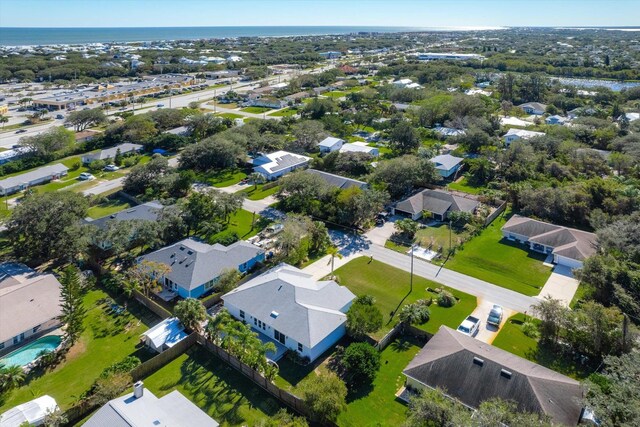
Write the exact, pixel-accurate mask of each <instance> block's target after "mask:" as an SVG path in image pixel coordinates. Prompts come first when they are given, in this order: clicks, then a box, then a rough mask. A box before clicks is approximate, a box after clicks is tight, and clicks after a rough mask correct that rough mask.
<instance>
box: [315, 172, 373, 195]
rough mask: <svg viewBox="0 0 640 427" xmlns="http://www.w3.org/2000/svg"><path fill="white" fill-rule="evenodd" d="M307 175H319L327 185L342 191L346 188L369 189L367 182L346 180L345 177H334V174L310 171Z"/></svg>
mask: <svg viewBox="0 0 640 427" xmlns="http://www.w3.org/2000/svg"><path fill="white" fill-rule="evenodd" d="M305 173H310V174H313V175H317V176H319V177H321V178H322V179H324V180H325V181H326V182H327V184H329V185H331V186H333V187H338V188H340V189H342V190H344V189H346V188H351V187H358V188H362V189H364V188H367V186H368V184H367V183H366V182H362V181H358V180H357V179H351V178H346V177H344V176H340V175H334V174H332V173H328V172H323V171H319V170H316V169H308V170H306V171H305Z"/></svg>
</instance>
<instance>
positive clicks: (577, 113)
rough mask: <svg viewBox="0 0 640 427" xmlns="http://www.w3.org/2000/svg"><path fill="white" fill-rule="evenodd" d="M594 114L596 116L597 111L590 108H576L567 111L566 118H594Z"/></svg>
mask: <svg viewBox="0 0 640 427" xmlns="http://www.w3.org/2000/svg"><path fill="white" fill-rule="evenodd" d="M596 114H598V110H596V109H595V108H592V107H578V108H574V109H573V110H570V111H567V116H568V117H569V119H572V120H573V119H576V118H578V117H583V116H595V115H596Z"/></svg>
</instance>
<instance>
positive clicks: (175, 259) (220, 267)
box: [138, 238, 265, 298]
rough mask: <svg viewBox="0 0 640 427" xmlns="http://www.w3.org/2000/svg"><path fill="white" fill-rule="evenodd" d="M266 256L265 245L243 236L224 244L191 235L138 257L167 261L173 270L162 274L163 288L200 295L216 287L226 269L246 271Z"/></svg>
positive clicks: (185, 293)
mask: <svg viewBox="0 0 640 427" xmlns="http://www.w3.org/2000/svg"><path fill="white" fill-rule="evenodd" d="M264 257H265V253H264V250H263V249H261V248H259V247H257V246H255V245H252V244H251V243H248V242H245V241H242V240H241V241H238V242H235V243H233V244H231V245H229V246H223V245H221V244H219V243H216V244H215V245H209V244H207V243H202V242H199V241H196V240H194V239H192V238H188V239H184V240H181V241H180V242H178V243H174V244H173V245H169V246H165V247H164V248H162V249H158V250H157V251H155V252H151V253H150V254H147V255H143V256H141V257H140V258H139V259H138V261H139V262H142V261H153V262H159V263H162V264H165V265H166V266H168V267H169V269H170V271H169V273H168V274H166V275H164V276H163V277H161V278H159V281H160V282H161V283H162V284H163V286H164V289H165V290H166V291H170V292H174V293H175V294H177V295H179V296H181V297H182V298H198V297H200V296H202V295H204V294H205V293H207V292H209V291H210V290H211V289H212V288H213V286H214V285H215V284H216V282H217V280H218V278H219V277H220V274H222V272H223V271H224V270H227V269H237V270H238V271H240V272H241V273H245V272H247V271H249V270H251V268H253V267H254V266H255V265H256V264H257V263H259V262H262V261H264Z"/></svg>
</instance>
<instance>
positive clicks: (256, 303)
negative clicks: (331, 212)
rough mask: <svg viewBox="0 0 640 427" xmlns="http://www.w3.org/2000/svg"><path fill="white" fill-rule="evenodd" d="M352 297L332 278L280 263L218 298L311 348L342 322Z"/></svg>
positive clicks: (349, 292) (344, 319)
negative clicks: (325, 277)
mask: <svg viewBox="0 0 640 427" xmlns="http://www.w3.org/2000/svg"><path fill="white" fill-rule="evenodd" d="M355 297H356V296H355V295H354V294H353V293H352V292H351V291H350V290H349V289H347V288H346V287H344V286H340V285H338V284H337V283H336V282H334V281H333V280H330V281H316V280H314V279H313V278H312V276H311V275H310V274H306V273H304V272H302V271H301V270H299V269H297V268H295V267H292V266H290V265H287V264H280V265H279V266H277V267H274V268H272V269H271V270H269V271H267V272H265V273H263V274H261V275H260V276H258V277H256V278H254V279H252V280H250V281H248V282H247V283H245V284H243V285H241V286H239V287H238V288H236V289H234V290H232V291H231V292H229V293H227V294H225V295H223V296H222V299H223V300H224V302H225V304H231V305H233V306H235V307H237V308H239V309H240V310H244V311H245V312H246V313H248V314H251V315H252V316H254V317H256V318H258V319H261V320H262V321H263V322H265V323H266V324H267V325H269V326H271V327H272V328H274V329H277V330H278V331H280V332H282V333H283V334H284V335H286V336H288V337H291V338H292V339H294V340H295V341H297V342H299V343H301V344H303V345H304V346H306V347H309V348H313V347H314V346H316V345H317V344H318V343H319V342H320V341H322V340H323V339H324V338H325V337H327V336H328V335H329V334H331V332H333V331H334V330H336V328H338V327H340V326H341V325H342V324H344V322H346V320H347V316H346V314H345V313H346V312H347V310H348V308H349V306H350V304H351V301H353V299H354V298H355ZM274 312H275V313H277V315H276V316H275V317H274V316H273V313H274Z"/></svg>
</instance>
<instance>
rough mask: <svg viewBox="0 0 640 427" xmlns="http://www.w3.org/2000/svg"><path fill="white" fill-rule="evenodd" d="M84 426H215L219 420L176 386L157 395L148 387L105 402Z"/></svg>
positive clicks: (216, 426)
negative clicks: (161, 394)
mask: <svg viewBox="0 0 640 427" xmlns="http://www.w3.org/2000/svg"><path fill="white" fill-rule="evenodd" d="M84 425H85V426H87V427H106V426H108V427H147V426H174V427H218V425H219V424H218V423H217V422H216V421H215V420H214V419H212V418H211V417H209V416H208V415H207V414H206V413H204V412H203V411H202V410H201V409H200V408H198V407H197V406H196V405H194V404H193V403H192V402H191V401H190V400H189V399H187V398H186V397H184V396H183V395H182V394H181V393H180V392H179V391H177V390H175V391H172V392H171V393H169V394H167V395H166V396H163V397H161V398H160V399H158V398H157V397H156V396H155V395H154V394H153V393H151V391H150V390H144V393H143V395H142V397H139V398H137V399H136V398H135V397H134V396H133V393H129V394H126V395H124V396H121V397H118V398H116V399H113V400H111V401H109V402H108V403H106V404H105V405H104V406H103V407H102V408H100V409H98V411H97V412H96V413H95V414H93V415H92V416H91V418H89V420H87V422H86V423H85V424H84Z"/></svg>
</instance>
